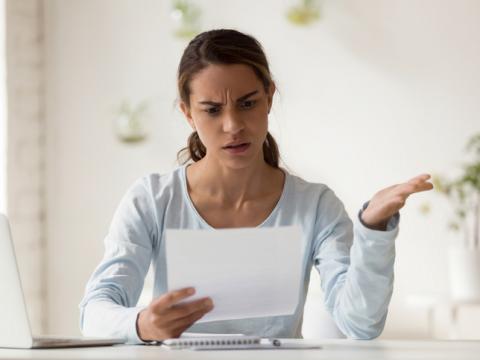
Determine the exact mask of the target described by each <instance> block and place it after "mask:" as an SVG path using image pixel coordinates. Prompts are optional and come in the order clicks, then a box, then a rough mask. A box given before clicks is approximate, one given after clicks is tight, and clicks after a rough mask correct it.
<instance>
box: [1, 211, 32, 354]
mask: <svg viewBox="0 0 480 360" xmlns="http://www.w3.org/2000/svg"><path fill="white" fill-rule="evenodd" d="M0 298H1V301H2V305H1V306H0V319H1V321H0V347H19V348H29V347H31V346H32V342H33V340H32V333H31V330H30V323H29V321H28V314H27V308H26V305H25V299H24V297H23V291H22V285H21V281H20V276H19V273H18V267H17V260H16V258H15V250H14V246H13V242H12V235H11V232H10V225H9V223H8V219H7V217H6V216H5V215H3V214H0Z"/></svg>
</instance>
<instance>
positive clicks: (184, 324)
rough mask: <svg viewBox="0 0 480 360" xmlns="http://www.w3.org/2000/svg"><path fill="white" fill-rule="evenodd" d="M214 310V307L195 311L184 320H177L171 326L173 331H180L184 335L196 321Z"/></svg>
mask: <svg viewBox="0 0 480 360" xmlns="http://www.w3.org/2000/svg"><path fill="white" fill-rule="evenodd" d="M212 309H213V306H211V307H210V308H207V309H202V310H198V311H195V312H193V313H191V314H189V315H187V316H185V317H183V318H180V319H176V320H175V321H174V322H173V323H172V324H171V327H172V329H173V331H178V332H180V333H182V332H183V331H184V330H186V329H188V328H189V327H190V326H192V325H193V324H194V323H195V322H196V321H198V320H200V319H201V318H202V317H203V316H204V315H205V314H206V313H208V312H209V311H211V310H212Z"/></svg>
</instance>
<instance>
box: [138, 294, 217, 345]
mask: <svg viewBox="0 0 480 360" xmlns="http://www.w3.org/2000/svg"><path fill="white" fill-rule="evenodd" d="M194 293H195V289H193V288H185V289H181V290H177V291H171V292H168V293H166V294H164V295H162V296H160V297H158V298H157V299H154V300H153V301H152V302H151V303H150V305H148V307H147V308H146V309H144V310H142V311H141V312H140V313H139V315H138V318H137V332H138V336H139V337H140V339H142V340H143V341H151V340H164V339H169V338H177V337H179V336H180V335H181V334H182V333H183V332H184V331H185V330H186V329H188V328H189V327H190V326H192V325H193V324H194V323H195V322H196V321H197V320H199V319H200V318H202V317H203V316H204V315H205V314H206V313H208V312H209V311H211V310H212V309H213V302H212V300H211V299H210V298H203V299H198V300H195V301H191V302H186V303H182V304H178V302H180V301H181V300H183V299H186V298H188V297H189V296H192V295H193V294H194Z"/></svg>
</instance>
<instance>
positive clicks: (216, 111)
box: [205, 107, 218, 115]
mask: <svg viewBox="0 0 480 360" xmlns="http://www.w3.org/2000/svg"><path fill="white" fill-rule="evenodd" d="M205 112H206V113H207V114H209V115H215V114H217V113H218V108H214V107H212V108H209V109H207V110H205Z"/></svg>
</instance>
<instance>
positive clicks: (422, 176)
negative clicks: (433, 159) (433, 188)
mask: <svg viewBox="0 0 480 360" xmlns="http://www.w3.org/2000/svg"><path fill="white" fill-rule="evenodd" d="M430 178H431V176H430V174H420V175H417V176H415V177H414V178H412V179H410V180H408V182H416V181H419V180H420V181H427V180H428V179H430Z"/></svg>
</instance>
